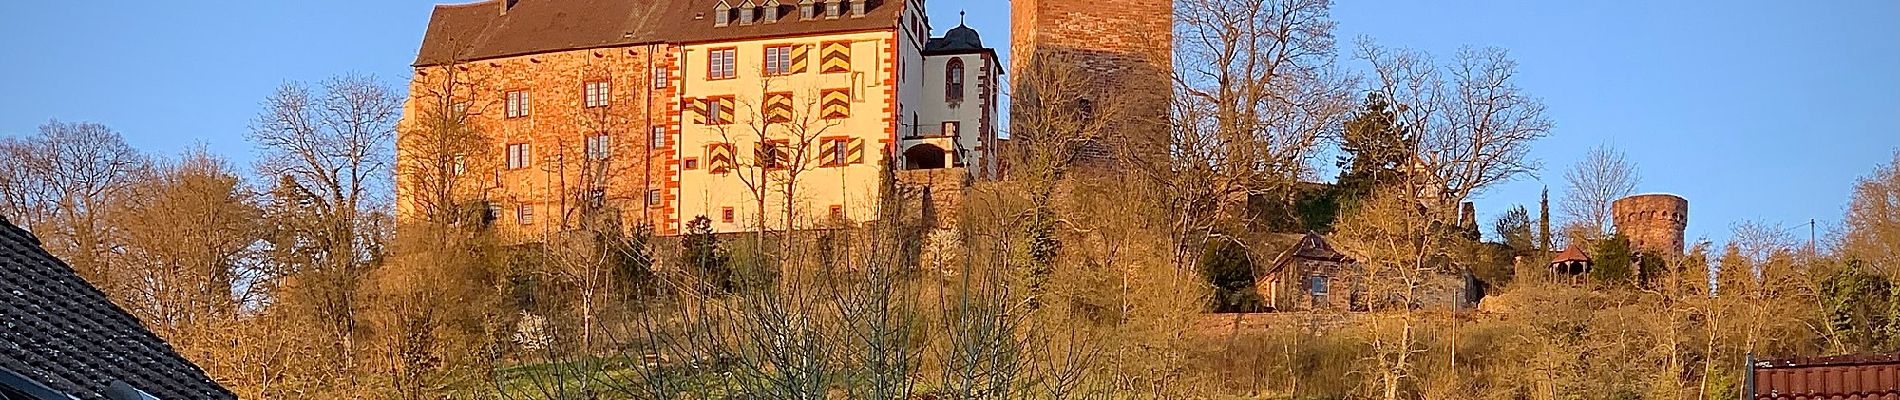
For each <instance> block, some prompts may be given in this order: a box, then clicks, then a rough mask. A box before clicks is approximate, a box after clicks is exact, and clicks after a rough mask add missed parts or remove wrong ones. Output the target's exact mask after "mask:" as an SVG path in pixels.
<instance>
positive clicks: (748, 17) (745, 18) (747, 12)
mask: <svg viewBox="0 0 1900 400" xmlns="http://www.w3.org/2000/svg"><path fill="white" fill-rule="evenodd" d="M757 16H758V13H757V12H756V11H754V7H752V5H750V4H747V5H742V6H740V7H739V25H752V19H753V18H754V17H757Z"/></svg>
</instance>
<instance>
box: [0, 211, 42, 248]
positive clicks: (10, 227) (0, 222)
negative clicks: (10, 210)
mask: <svg viewBox="0 0 1900 400" xmlns="http://www.w3.org/2000/svg"><path fill="white" fill-rule="evenodd" d="M0 233H5V234H7V235H8V236H16V237H19V239H20V240H24V241H26V242H27V243H32V244H33V245H34V246H40V245H41V243H40V237H39V236H36V235H34V234H33V232H32V231H28V230H26V228H25V227H22V226H19V225H14V224H13V221H12V220H10V219H7V216H5V215H0Z"/></svg>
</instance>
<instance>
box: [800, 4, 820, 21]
mask: <svg viewBox="0 0 1900 400" xmlns="http://www.w3.org/2000/svg"><path fill="white" fill-rule="evenodd" d="M817 16H818V4H817V3H815V2H812V0H799V2H798V17H799V18H801V19H812V18H813V17H817Z"/></svg>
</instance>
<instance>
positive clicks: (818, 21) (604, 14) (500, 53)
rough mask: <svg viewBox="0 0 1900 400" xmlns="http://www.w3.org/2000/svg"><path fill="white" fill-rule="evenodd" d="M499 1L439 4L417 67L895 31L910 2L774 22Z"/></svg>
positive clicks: (699, 5)
mask: <svg viewBox="0 0 1900 400" xmlns="http://www.w3.org/2000/svg"><path fill="white" fill-rule="evenodd" d="M499 1H506V0H487V1H482V2H477V3H468V4H454V5H439V6H436V7H435V11H434V13H433V14H432V15H430V16H429V28H428V32H427V33H425V34H423V37H422V48H421V49H419V50H418V51H417V52H416V62H415V64H414V65H415V66H418V67H421V66H430V65H442V64H448V63H451V62H468V61H476V60H485V59H491V58H501V57H512V56H520V55H528V54H538V53H547V52H554V51H564V50H578V49H591V48H601V47H615V46H629V45H641V44H655V43H699V42H709V41H720V40H740V39H753V38H767V37H777V36H791V35H815V34H824V33H837V32H852V31H866V30H876V29H896V28H897V21H898V16H900V15H902V11H903V8H904V3H906V2H907V1H906V0H871V1H870V2H868V3H867V7H866V8H865V12H864V16H861V17H854V16H851V15H850V11H849V10H846V11H845V12H844V15H841V16H839V17H836V18H827V17H825V16H824V13H823V12H822V11H821V12H819V13H818V14H819V16H818V17H817V18H812V19H802V18H800V15H799V12H798V11H796V10H794V11H793V12H791V13H789V14H781V15H780V16H779V20H778V21H776V22H763V21H762V22H756V23H752V24H740V23H736V22H735V23H732V24H728V25H726V26H714V24H713V21H714V19H715V18H714V15H713V10H714V9H715V7H716V6H717V5H718V4H720V1H721V0H587V1H581V0H515V1H516V3H515V5H514V6H513V7H511V8H509V9H508V12H507V13H505V14H504V13H502V12H501V10H502V9H501V4H500V3H499ZM726 4H732V3H726ZM779 4H782V5H789V3H779ZM760 18H763V16H762V15H761V16H760Z"/></svg>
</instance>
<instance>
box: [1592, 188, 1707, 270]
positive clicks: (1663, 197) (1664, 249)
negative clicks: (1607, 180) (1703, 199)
mask: <svg viewBox="0 0 1900 400" xmlns="http://www.w3.org/2000/svg"><path fill="white" fill-rule="evenodd" d="M1610 212H1611V216H1612V218H1614V219H1615V222H1616V231H1617V232H1618V233H1622V234H1623V236H1625V237H1628V238H1629V239H1630V247H1631V248H1633V249H1635V250H1637V251H1644V252H1653V253H1656V254H1665V255H1671V256H1679V255H1682V248H1683V232H1684V230H1685V229H1687V228H1688V227H1689V200H1687V199H1683V198H1682V197H1681V196H1676V195H1673V194H1639V195H1635V196H1630V197H1624V198H1621V199H1617V200H1616V202H1614V203H1610Z"/></svg>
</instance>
